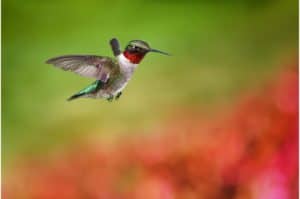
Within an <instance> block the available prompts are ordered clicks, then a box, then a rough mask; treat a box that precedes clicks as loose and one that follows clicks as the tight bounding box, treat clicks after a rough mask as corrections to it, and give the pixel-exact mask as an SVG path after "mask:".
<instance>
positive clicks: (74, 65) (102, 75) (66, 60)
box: [46, 55, 119, 83]
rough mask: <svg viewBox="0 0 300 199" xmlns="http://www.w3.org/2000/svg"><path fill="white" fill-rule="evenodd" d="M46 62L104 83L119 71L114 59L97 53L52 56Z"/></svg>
mask: <svg viewBox="0 0 300 199" xmlns="http://www.w3.org/2000/svg"><path fill="white" fill-rule="evenodd" d="M46 63H47V64H53V65H54V66H56V67H58V68H61V69H63V70H65V71H72V72H74V73H77V74H79V75H81V76H84V77H91V78H95V79H97V80H101V81H102V82H104V83H106V82H107V80H108V79H109V78H110V77H111V76H113V75H115V74H117V72H118V71H119V65H118V64H117V63H116V62H115V61H114V60H112V59H111V58H109V57H101V56H96V55H65V56H60V57H54V58H51V59H49V60H47V61H46Z"/></svg>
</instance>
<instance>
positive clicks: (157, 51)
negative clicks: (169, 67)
mask: <svg viewBox="0 0 300 199" xmlns="http://www.w3.org/2000/svg"><path fill="white" fill-rule="evenodd" d="M149 52H154V53H160V54H163V55H169V56H170V54H169V53H166V52H163V51H160V50H156V49H150V50H149Z"/></svg>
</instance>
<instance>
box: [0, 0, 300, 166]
mask: <svg viewBox="0 0 300 199" xmlns="http://www.w3.org/2000/svg"><path fill="white" fill-rule="evenodd" d="M297 4H298V3H297V1H296V0H276V1H275V0H274V1H271V0H265V1H250V0H244V1H236V0H231V1H226V2H224V1H207V0H206V1H166V0H165V1H125V0H116V1H98V0H86V1H68V0H52V1H39V0H28V1H20V0H4V1H2V96H3V100H2V113H3V114H2V149H3V155H4V158H5V159H4V163H6V162H7V160H8V159H9V157H10V158H13V157H15V156H16V155H17V156H21V154H22V153H39V152H40V153H42V154H43V153H44V152H45V151H47V149H48V148H49V147H53V146H59V145H65V144H66V143H68V142H72V141H73V140H76V139H79V138H80V137H82V136H86V137H88V136H89V135H99V136H108V137H109V136H116V135H117V134H118V132H120V133H127V132H128V133H131V132H133V131H132V130H134V129H139V132H148V131H149V130H150V129H152V128H155V124H157V123H158V122H159V121H160V120H161V118H164V117H165V116H166V115H167V114H169V112H170V111H171V110H174V109H177V108H178V107H184V106H192V107H197V106H201V107H207V106H210V105H211V104H220V103H221V104H222V103H223V104H227V103H228V102H231V101H232V100H234V98H235V96H236V95H237V94H238V93H240V92H241V91H242V92H245V91H246V90H248V89H249V88H252V87H255V86H259V85H260V82H261V81H262V80H264V79H265V78H267V77H269V76H271V75H272V74H273V73H274V71H276V69H277V68H278V66H280V65H281V61H282V60H284V59H285V58H286V57H288V56H290V55H292V54H293V53H296V52H297V45H298V42H297V41H298V40H297V36H298V10H297V9H298V5H297ZM112 37H117V38H119V39H120V41H121V44H122V46H124V45H125V44H126V43H127V42H128V41H129V40H132V39H142V40H145V41H148V42H149V43H150V45H151V46H153V47H155V48H158V49H161V50H165V51H167V52H170V53H172V54H173V56H172V57H163V56H159V55H154V54H153V55H148V56H147V57H146V58H145V61H143V62H142V64H141V65H140V67H139V68H138V70H137V71H136V73H135V76H134V78H133V79H132V80H131V82H130V83H129V85H128V86H127V88H126V90H125V92H124V94H123V96H122V97H121V99H120V100H119V101H118V102H115V103H108V102H106V101H103V100H86V99H82V100H77V101H74V102H72V103H68V102H66V101H65V99H66V98H67V97H69V96H70V95H71V94H73V93H74V92H76V91H78V90H80V89H81V88H83V87H85V86H86V85H87V84H89V83H90V82H92V81H93V80H90V79H86V78H82V77H79V76H77V75H74V74H71V73H66V72H63V71H60V70H57V69H55V68H53V67H51V66H49V65H46V64H45V63H44V62H45V60H47V59H48V58H50V57H53V56H57V55H63V54H79V53H82V54H99V55H112V53H111V50H110V48H109V45H108V40H109V39H110V38H112ZM203 111H204V110H203Z"/></svg>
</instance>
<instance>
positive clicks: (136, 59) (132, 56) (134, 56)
mask: <svg viewBox="0 0 300 199" xmlns="http://www.w3.org/2000/svg"><path fill="white" fill-rule="evenodd" d="M123 55H124V57H126V58H127V59H128V60H129V61H130V62H131V63H133V64H138V63H140V62H141V61H142V59H143V58H144V56H145V54H141V53H131V52H128V51H124V52H123Z"/></svg>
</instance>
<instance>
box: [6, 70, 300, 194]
mask: <svg viewBox="0 0 300 199" xmlns="http://www.w3.org/2000/svg"><path fill="white" fill-rule="evenodd" d="M295 68H296V67H295ZM298 81H299V79H298V71H297V70H289V71H285V72H284V73H282V74H280V76H279V77H277V78H276V80H275V81H274V82H273V83H271V84H269V85H268V86H266V87H265V86H264V89H259V91H255V92H253V93H252V92H251V94H248V95H247V96H246V97H244V98H242V99H240V100H239V103H236V104H234V105H232V106H231V109H230V111H229V112H227V111H225V112H224V111H221V112H219V114H222V117H219V118H218V117H213V118H207V117H205V118H203V116H202V115H201V114H199V112H197V111H188V112H183V113H184V114H177V115H174V116H173V117H172V120H171V121H170V122H167V123H166V124H165V126H163V127H161V129H160V131H161V132H163V133H160V132H157V131H156V132H153V134H151V135H147V136H145V137H143V136H141V135H139V136H135V137H134V138H128V137H127V138H123V139H122V140H121V141H120V142H119V143H117V144H115V145H114V146H112V147H109V148H107V147H104V146H103V145H102V144H100V142H97V143H96V144H95V145H90V144H89V145H88V146H83V145H76V146H75V147H74V149H71V150H70V149H69V150H67V151H61V152H60V153H55V154H52V156H50V157H39V158H34V159H29V160H28V159H26V160H25V161H22V162H20V164H18V167H17V169H15V171H14V172H13V173H12V175H11V176H10V178H9V180H7V181H6V183H5V184H4V186H3V190H4V191H3V197H4V198H6V199H14V198H27V199H30V198H32V199H53V198H60V199H74V198H78V199H79V198H89V199H104V198H109V199H116V198H118V199H141V198H143V199H161V198H163V199H196V198H208V199H214V198H222V199H228V198H231V199H242V198H244V199H271V198H280V199H297V198H298V193H299V181H298V176H299V174H298V166H299V165H298V151H297V150H298V146H299V144H298V119H299V118H298V94H299V92H298V89H299V88H298ZM262 91H263V92H262ZM181 113H182V112H181ZM204 132H207V133H204Z"/></svg>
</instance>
